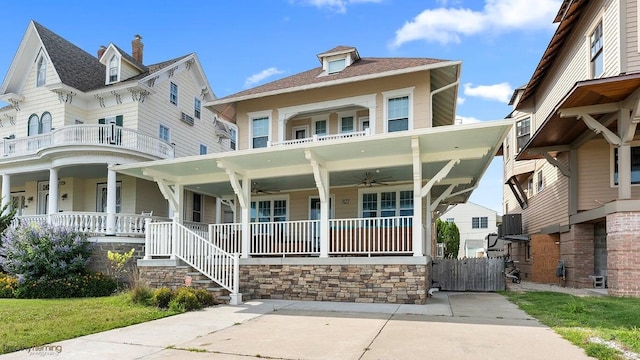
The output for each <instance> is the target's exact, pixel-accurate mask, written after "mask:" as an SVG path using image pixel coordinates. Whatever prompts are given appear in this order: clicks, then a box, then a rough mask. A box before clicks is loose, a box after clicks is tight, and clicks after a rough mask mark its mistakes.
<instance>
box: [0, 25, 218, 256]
mask: <svg viewBox="0 0 640 360" xmlns="http://www.w3.org/2000/svg"><path fill="white" fill-rule="evenodd" d="M131 46H132V48H131V54H129V53H127V52H125V51H124V50H122V49H121V48H119V47H118V46H116V45H115V44H109V45H108V46H102V47H100V48H99V50H98V52H97V56H96V55H91V54H89V53H87V52H85V51H84V50H82V49H80V48H78V47H77V46H75V45H73V44H72V43H70V42H68V41H67V40H65V39H63V38H62V37H60V36H59V35H57V34H55V33H53V32H52V31H50V30H49V29H47V28H45V27H44V26H42V25H40V24H38V23H36V22H34V21H32V22H30V23H29V25H28V27H27V30H26V32H25V35H24V37H23V39H22V41H21V43H20V46H19V48H18V50H17V52H16V54H15V56H14V58H13V61H12V63H11V66H10V68H9V71H8V73H7V75H6V77H5V79H4V81H3V83H2V87H1V89H0V100H3V101H4V102H6V103H8V104H9V105H8V106H5V107H3V108H1V109H0V137H2V144H1V146H0V155H1V156H0V174H2V204H3V205H5V204H8V203H11V202H12V201H13V202H14V205H15V206H17V213H18V218H19V219H21V220H23V221H37V222H49V223H52V224H56V225H64V226H71V227H74V228H76V229H81V230H82V231H86V232H89V233H91V234H92V235H93V236H95V238H94V239H98V238H100V237H103V236H111V237H110V238H109V240H105V239H102V240H100V241H108V242H126V243H129V244H131V243H136V242H137V243H139V245H140V246H139V247H140V248H141V245H142V244H143V239H142V237H143V217H149V216H153V217H155V218H157V219H162V218H167V217H168V216H170V215H171V214H170V212H169V206H168V203H167V201H166V200H165V199H164V198H163V196H162V194H161V192H160V191H159V189H158V187H157V186H156V184H155V183H153V182H150V181H147V180H144V179H139V178H134V177H130V176H127V175H123V174H116V172H115V171H113V170H110V168H109V167H110V166H112V165H117V164H129V163H138V162H141V161H150V160H159V159H173V158H177V157H184V156H189V155H199V154H201V153H213V152H220V151H226V150H229V149H230V145H231V144H230V140H229V139H228V136H227V137H226V138H224V139H223V138H222V137H219V136H216V130H217V129H218V128H220V126H221V125H220V124H218V125H216V120H215V116H214V114H213V112H212V111H210V110H209V109H208V108H206V107H204V106H203V104H204V103H207V102H210V101H212V100H214V99H215V96H214V94H213V92H212V91H211V88H210V85H209V83H208V81H207V78H206V76H205V75H204V73H203V71H202V68H201V66H200V63H199V61H198V58H197V57H196V55H195V54H188V55H184V56H181V57H178V58H174V59H170V60H167V61H164V62H161V63H157V64H151V65H145V64H144V63H143V43H142V40H141V37H140V36H139V35H136V36H135V38H134V39H133V41H132V42H131ZM185 196H186V197H187V198H188V201H186V202H185V206H188V209H189V210H190V211H189V212H185V218H184V219H185V220H187V221H195V222H200V223H205V222H214V221H215V219H216V212H215V211H216V204H215V199H213V198H210V197H207V196H205V195H204V194H193V193H187V194H186V195H185ZM193 226H194V227H196V228H197V227H198V226H197V224H194V225H193ZM113 236H116V238H114V237H113ZM136 236H137V237H138V238H137V239H136Z"/></svg>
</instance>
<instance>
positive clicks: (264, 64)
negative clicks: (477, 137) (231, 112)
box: [0, 0, 561, 214]
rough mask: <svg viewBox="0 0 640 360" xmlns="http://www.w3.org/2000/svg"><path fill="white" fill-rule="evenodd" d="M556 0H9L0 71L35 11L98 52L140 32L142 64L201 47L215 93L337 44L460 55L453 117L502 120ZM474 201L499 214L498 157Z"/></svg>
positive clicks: (537, 53)
mask: <svg viewBox="0 0 640 360" xmlns="http://www.w3.org/2000/svg"><path fill="white" fill-rule="evenodd" d="M560 3H561V0H536V1H531V0H427V1H424V0H423V1H408V0H252V1H233V2H231V1H189V0H183V1H180V2H177V1H153V2H147V1H109V2H89V1H84V0H83V1H64V0H59V1H55V2H53V1H29V0H23V1H19V2H18V1H11V2H8V3H6V4H3V13H4V14H5V16H4V19H3V27H2V28H3V30H2V36H1V37H0V49H1V51H0V74H2V76H3V77H4V75H6V73H7V70H8V68H9V65H10V64H11V61H12V59H13V55H14V54H15V52H16V50H17V48H18V45H19V43H20V40H21V39H22V36H23V35H24V32H25V30H26V28H27V25H28V23H29V21H30V20H31V19H33V20H35V21H37V22H39V23H40V24H42V25H43V26H45V27H47V28H49V29H50V30H52V31H53V32H55V33H57V34H58V35H60V36H62V37H64V38H66V39H67V40H69V41H71V42H72V43H74V44H76V45H77V46H79V47H80V48H82V49H84V50H86V51H87V52H89V53H91V54H95V53H96V52H97V50H98V48H99V47H100V45H108V44H109V43H110V42H113V43H115V44H116V45H118V46H119V47H120V48H122V49H125V50H130V48H131V45H130V44H131V40H132V39H133V36H134V35H135V34H140V35H141V36H142V38H143V40H142V41H143V43H144V63H145V64H151V63H155V62H160V61H164V60H167V59H171V58H174V57H178V56H181V55H184V54H187V53H191V52H195V53H197V54H198V57H199V59H200V62H201V63H202V66H203V68H204V71H205V73H206V75H207V77H208V80H209V83H210V84H211V86H212V88H213V90H214V92H215V93H216V95H217V96H218V97H220V96H225V95H229V94H232V93H235V92H237V91H241V90H243V89H246V88H248V87H252V86H255V85H259V84H262V83H265V82H268V81H272V80H275V79H278V78H281V77H284V76H289V75H292V74H295V73H298V72H301V71H305V70H308V69H311V68H314V67H316V66H318V65H319V62H318V60H317V58H316V54H319V53H321V52H323V51H325V50H329V49H331V48H333V47H335V46H337V45H350V46H355V47H356V48H358V52H359V53H360V56H363V57H430V58H439V59H447V60H461V61H462V78H461V86H460V92H459V98H458V111H457V116H458V117H459V118H461V119H463V121H464V122H474V121H490V120H496V119H502V118H504V117H505V116H506V115H507V114H508V113H509V112H510V111H511V107H510V106H508V104H507V103H508V101H509V98H510V97H511V94H512V92H513V89H514V88H515V87H518V86H521V85H523V84H526V83H527V82H528V81H529V78H530V77H531V74H532V73H533V70H534V69H535V67H536V65H537V63H538V61H539V60H540V57H541V55H542V53H543V52H544V50H545V48H546V46H547V44H548V42H549V40H550V38H551V36H552V35H553V32H554V30H555V25H554V24H553V23H552V21H553V18H554V17H555V15H556V13H557V11H558V9H559V7H560ZM471 201H473V202H475V203H478V204H480V205H483V206H486V207H489V208H492V209H494V210H496V211H498V213H500V214H501V213H502V205H501V203H502V160H501V159H499V158H497V159H496V160H494V161H493V163H492V164H491V166H490V167H489V169H488V171H487V173H486V174H485V176H484V178H483V179H482V181H481V185H480V186H479V187H478V189H477V190H475V192H474V194H473V195H472V196H471Z"/></svg>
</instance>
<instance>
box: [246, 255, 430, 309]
mask: <svg viewBox="0 0 640 360" xmlns="http://www.w3.org/2000/svg"><path fill="white" fill-rule="evenodd" d="M426 268H427V267H426V265H415V264H397V265H386V264H348V265H346V264H340V265H241V266H240V292H241V293H242V297H243V299H244V300H248V299H258V298H267V299H285V300H316V301H345V302H366V303H397V304H424V303H425V300H426V291H427V290H428V288H427V279H428V273H427V270H426Z"/></svg>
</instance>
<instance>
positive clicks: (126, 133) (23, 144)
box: [2, 124, 174, 159]
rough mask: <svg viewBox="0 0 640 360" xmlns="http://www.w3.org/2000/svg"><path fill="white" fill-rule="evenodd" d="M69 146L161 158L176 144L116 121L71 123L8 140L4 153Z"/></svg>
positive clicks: (5, 154)
mask: <svg viewBox="0 0 640 360" xmlns="http://www.w3.org/2000/svg"><path fill="white" fill-rule="evenodd" d="M67 145H84V146H87V145H89V146H106V147H114V148H119V149H127V150H133V151H138V152H141V153H144V154H148V155H152V156H155V157H157V158H160V159H171V158H173V157H174V148H173V146H172V145H171V144H169V143H167V142H165V141H164V140H161V139H158V138H155V137H152V136H149V135H146V134H143V133H141V132H139V131H137V130H133V129H127V128H123V127H121V126H116V125H114V124H109V125H71V126H65V127H62V128H60V129H56V130H53V131H51V132H50V133H47V134H40V135H35V136H27V137H22V138H18V139H5V140H4V144H3V146H2V156H5V157H14V156H24V155H32V154H35V153H37V152H38V151H41V150H44V149H47V148H53V147H58V146H67Z"/></svg>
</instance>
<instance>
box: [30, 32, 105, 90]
mask: <svg viewBox="0 0 640 360" xmlns="http://www.w3.org/2000/svg"><path fill="white" fill-rule="evenodd" d="M33 24H34V25H35V27H36V30H37V31H38V35H39V36H40V39H41V40H42V43H43V45H44V47H45V48H46V49H47V53H48V54H49V57H50V59H51V61H52V62H53V66H54V67H55V68H56V71H57V72H58V76H60V80H61V81H62V83H63V84H66V85H69V86H72V87H74V88H76V89H78V90H82V91H90V90H94V89H97V88H100V87H103V86H104V79H105V78H104V77H105V75H104V74H105V66H104V65H102V63H100V61H98V59H97V58H96V57H95V56H93V55H90V54H89V53H87V52H86V51H84V50H82V49H80V48H79V47H77V46H75V45H73V44H72V43H70V42H69V41H67V40H65V39H63V38H61V37H60V36H58V35H57V34H55V33H54V32H52V31H51V30H49V29H47V28H45V27H44V26H42V25H40V24H38V23H37V22H35V21H34V22H33Z"/></svg>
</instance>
